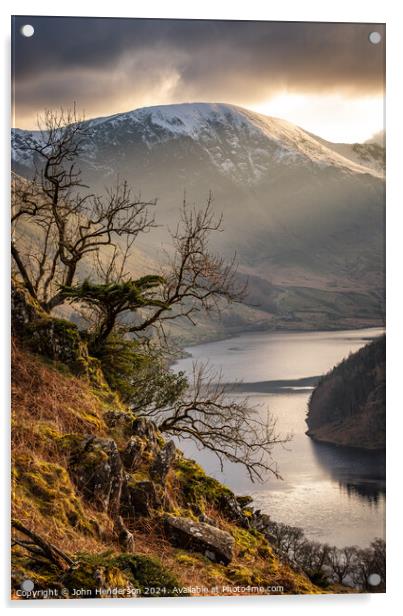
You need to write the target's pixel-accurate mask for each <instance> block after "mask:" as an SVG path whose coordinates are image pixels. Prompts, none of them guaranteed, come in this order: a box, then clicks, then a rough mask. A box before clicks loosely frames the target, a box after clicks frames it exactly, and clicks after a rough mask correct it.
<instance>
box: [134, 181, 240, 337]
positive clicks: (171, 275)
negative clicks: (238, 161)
mask: <svg viewBox="0 0 403 616" xmlns="http://www.w3.org/2000/svg"><path fill="white" fill-rule="evenodd" d="M212 203H213V198H212V194H211V193H210V194H209V197H208V200H207V204H206V206H205V207H204V208H203V209H199V210H198V209H196V208H192V207H189V206H188V205H187V203H186V201H184V202H183V206H182V211H181V215H180V220H179V222H178V225H177V227H176V230H175V231H174V232H172V233H171V239H172V245H173V254H172V255H169V254H166V257H167V264H166V266H165V267H164V268H163V277H164V285H163V286H162V288H161V296H160V301H161V305H160V306H159V307H157V308H156V309H153V310H151V311H150V312H149V314H148V315H147V316H146V318H142V319H140V322H138V323H135V324H134V325H132V326H131V327H130V329H129V331H130V332H132V333H137V332H140V331H144V330H145V329H146V328H148V327H150V326H151V325H156V324H158V325H159V326H163V324H164V323H166V322H167V321H172V320H174V319H178V318H180V317H181V318H184V319H187V320H188V321H190V322H191V323H192V324H195V321H194V315H195V314H196V313H197V312H200V311H203V312H207V313H208V312H211V311H213V310H214V311H220V308H221V306H222V305H223V302H224V303H225V302H228V303H231V302H240V301H242V299H243V298H244V297H245V293H246V285H245V284H244V285H240V284H239V280H238V278H237V264H236V257H235V256H234V257H233V259H232V260H231V261H230V262H229V263H226V262H225V261H224V259H223V258H222V257H220V256H217V255H216V254H214V253H212V252H211V250H210V247H209V239H210V236H211V234H212V233H214V232H221V231H222V217H219V218H217V217H216V216H215V215H214V213H213V208H212Z"/></svg>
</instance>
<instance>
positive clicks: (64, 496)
mask: <svg viewBox="0 0 403 616" xmlns="http://www.w3.org/2000/svg"><path fill="white" fill-rule="evenodd" d="M14 486H15V492H16V493H18V492H22V493H23V495H24V497H25V498H28V499H30V502H31V503H33V504H35V505H36V507H37V508H38V509H39V512H40V513H41V514H42V515H43V516H46V517H51V518H52V521H53V522H54V523H55V524H56V525H57V526H59V527H60V528H62V529H63V528H65V527H66V526H70V527H72V528H76V529H78V530H80V531H82V532H84V533H91V534H92V533H93V532H94V524H93V523H92V521H91V520H90V519H88V517H87V516H86V515H85V513H84V511H83V509H82V506H81V502H80V500H79V498H78V497H77V495H76V493H75V490H74V487H73V485H72V483H71V481H70V477H69V475H68V473H67V471H66V469H65V468H64V467H62V466H60V465H59V464H54V463H52V462H47V461H44V460H40V459H37V458H33V457H31V456H18V457H16V459H15V475H14Z"/></svg>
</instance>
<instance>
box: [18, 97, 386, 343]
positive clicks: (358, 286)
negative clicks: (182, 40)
mask: <svg viewBox="0 0 403 616" xmlns="http://www.w3.org/2000/svg"><path fill="white" fill-rule="evenodd" d="M85 124H86V128H87V129H88V131H89V134H88V136H87V138H86V142H85V144H84V151H83V152H82V154H81V156H80V160H79V165H80V167H81V169H82V171H83V179H84V181H85V182H86V183H87V184H88V185H89V186H90V187H91V189H92V190H96V191H98V192H101V193H102V192H103V191H104V190H105V187H106V186H107V185H111V184H113V183H114V182H115V181H116V177H117V175H119V177H121V178H127V179H128V181H129V183H130V184H131V185H134V187H135V190H136V191H138V192H140V191H141V194H142V196H143V198H145V199H154V198H157V200H158V203H157V207H156V218H157V222H158V224H159V225H160V226H159V227H158V228H156V229H154V230H153V232H152V233H150V234H149V237H148V238H147V243H141V242H139V243H138V246H137V247H138V249H139V253H138V254H139V258H138V259H136V261H137V262H138V261H141V262H143V263H144V264H147V263H149V265H150V267H151V266H152V263H153V262H155V261H158V260H159V258H160V257H159V255H160V249H161V242H163V243H165V245H166V241H167V228H168V227H172V221H175V220H177V216H178V209H179V207H180V204H181V202H182V200H183V195H184V192H186V198H187V200H188V201H189V202H190V203H192V204H193V203H198V204H203V203H205V201H206V198H207V196H208V192H209V191H210V190H211V191H212V192H213V195H214V206H215V208H216V210H217V212H218V213H221V212H222V213H223V221H224V222H223V228H224V231H223V232H222V233H220V234H219V236H217V239H216V240H213V248H215V249H217V250H218V251H219V252H220V254H223V255H224V256H226V257H228V258H230V257H231V256H232V255H233V253H234V252H236V253H237V258H238V261H239V272H240V277H241V278H243V279H245V278H248V279H249V287H248V291H249V292H248V297H247V299H246V304H247V308H248V310H247V311H239V310H237V308H236V307H235V308H234V309H233V311H232V313H231V315H230V317H229V318H228V319H226V321H224V323H222V322H221V323H209V324H204V323H203V324H202V326H203V327H202V328H200V329H199V331H201V330H202V329H203V328H204V330H205V333H206V335H207V336H208V337H211V335H210V334H211V333H212V335H213V337H214V335H215V336H217V335H218V336H222V335H225V334H228V333H233V332H236V331H240V330H241V329H242V328H244V329H248V328H249V327H250V324H251V322H253V321H254V322H255V323H256V322H258V323H259V324H260V326H261V327H262V328H266V329H267V328H269V327H273V328H280V329H312V328H315V327H316V328H332V329H336V328H339V329H340V328H343V327H360V326H361V327H365V326H372V325H373V326H377V325H381V324H383V315H384V301H383V297H384V272H383V270H384V259H383V253H384V250H383V248H384V247H383V243H384V239H383V238H384V176H383V162H382V161H383V156H384V150H383V149H382V148H381V146H379V147H377V148H376V147H375V146H374V147H373V146H372V145H370V144H361V145H360V144H355V145H354V146H352V145H351V146H350V145H348V144H347V145H346V144H331V143H330V142H327V141H324V140H322V139H321V138H320V137H317V136H315V135H312V134H310V133H308V132H306V131H304V130H303V129H301V128H299V127H298V126H295V125H293V124H290V123H289V122H286V121H284V120H281V119H278V118H272V117H268V116H264V115H262V114H258V113H255V112H252V111H250V110H247V109H243V108H240V107H236V106H234V105H227V104H210V103H188V104H182V105H166V106H158V107H146V108H142V109H137V110H134V111H129V112H126V113H121V114H117V115H114V116H110V117H105V118H97V119H91V120H88V121H87V122H86V123H85ZM27 136H30V137H31V138H32V139H40V136H39V134H38V133H35V132H31V133H29V132H27V131H21V130H19V129H15V130H13V133H12V142H13V169H14V171H15V172H16V173H19V174H21V175H22V176H29V175H30V174H32V168H33V165H34V163H35V161H33V160H32V158H30V157H29V156H28V154H27V152H25V151H24V148H23V140H24V139H25V138H26V137H27ZM214 242H215V243H214ZM140 255H141V256H140ZM255 311H256V312H255ZM245 312H246V313H245ZM261 313H263V314H261Z"/></svg>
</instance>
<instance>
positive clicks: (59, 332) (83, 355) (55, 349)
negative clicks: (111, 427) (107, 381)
mask: <svg viewBox="0 0 403 616" xmlns="http://www.w3.org/2000/svg"><path fill="white" fill-rule="evenodd" d="M11 315H12V318H11V327H12V332H13V335H15V336H16V337H18V338H19V339H20V340H22V341H23V343H24V346H26V347H27V348H29V349H30V350H31V351H33V352H35V353H39V354H41V355H45V356H46V357H48V358H49V359H52V360H55V361H59V362H63V363H65V364H66V365H67V366H69V368H70V369H71V370H72V371H73V372H74V373H76V374H81V375H84V376H87V377H88V378H90V379H91V380H92V381H93V382H94V383H95V384H99V383H100V382H103V377H102V374H101V371H100V365H99V362H98V360H97V359H95V358H93V357H90V355H89V353H88V347H87V344H86V342H85V341H84V340H83V339H82V338H81V335H80V332H79V329H78V327H77V326H76V325H74V323H71V322H70V321H66V320H64V319H58V318H54V317H53V316H50V315H49V314H48V313H46V312H45V311H44V310H43V309H42V308H41V306H40V305H39V303H38V302H36V301H35V300H34V299H33V298H32V297H31V296H30V294H29V293H28V291H27V290H26V289H25V287H23V286H22V285H20V284H18V283H16V282H13V284H12V288H11Z"/></svg>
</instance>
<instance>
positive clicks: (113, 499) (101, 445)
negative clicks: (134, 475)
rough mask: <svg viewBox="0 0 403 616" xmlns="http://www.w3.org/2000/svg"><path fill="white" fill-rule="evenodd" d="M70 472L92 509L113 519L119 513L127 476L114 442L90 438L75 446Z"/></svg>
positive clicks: (71, 457)
mask: <svg viewBox="0 0 403 616" xmlns="http://www.w3.org/2000/svg"><path fill="white" fill-rule="evenodd" d="M69 472H70V474H71V476H72V478H73V481H74V483H75V484H76V486H77V488H78V489H79V490H80V492H81V493H82V494H83V496H84V498H85V499H86V501H87V502H89V503H91V505H92V506H93V507H95V508H96V509H99V510H100V511H105V512H108V513H109V514H111V515H112V516H114V515H116V514H117V513H118V512H119V509H120V499H121V494H122V487H123V484H124V482H125V475H124V472H123V465H122V461H121V459H120V454H119V451H118V448H117V445H116V443H115V441H114V440H113V439H104V438H98V437H95V436H90V437H84V438H82V439H81V440H79V441H78V442H76V443H74V446H73V449H72V451H71V455H70V462H69Z"/></svg>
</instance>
